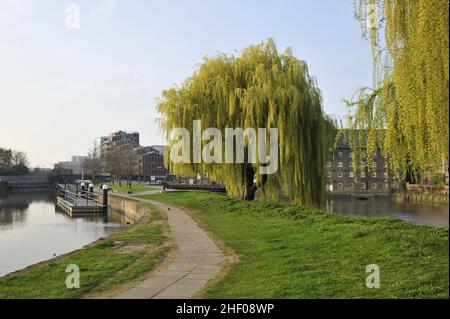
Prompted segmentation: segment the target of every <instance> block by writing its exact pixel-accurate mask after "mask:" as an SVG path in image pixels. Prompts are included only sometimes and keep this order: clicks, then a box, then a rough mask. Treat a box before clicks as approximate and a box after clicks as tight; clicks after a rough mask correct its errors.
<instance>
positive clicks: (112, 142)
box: [100, 131, 140, 152]
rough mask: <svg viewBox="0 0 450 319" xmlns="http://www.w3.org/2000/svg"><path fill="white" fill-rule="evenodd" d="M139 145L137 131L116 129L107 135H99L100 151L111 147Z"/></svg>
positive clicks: (133, 146)
mask: <svg viewBox="0 0 450 319" xmlns="http://www.w3.org/2000/svg"><path fill="white" fill-rule="evenodd" d="M139 146H140V144H139V133H138V132H125V131H117V132H113V133H111V134H109V135H108V136H102V137H100V150H101V152H105V151H108V150H109V149H111V148H119V149H123V148H137V147H139Z"/></svg>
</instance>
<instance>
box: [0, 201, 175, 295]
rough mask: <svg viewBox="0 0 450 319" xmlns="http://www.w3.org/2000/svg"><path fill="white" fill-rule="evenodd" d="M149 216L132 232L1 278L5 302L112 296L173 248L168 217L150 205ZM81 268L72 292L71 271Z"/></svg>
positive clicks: (128, 231) (100, 241) (125, 232)
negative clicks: (68, 279) (70, 267)
mask: <svg viewBox="0 0 450 319" xmlns="http://www.w3.org/2000/svg"><path fill="white" fill-rule="evenodd" d="M147 206H148V208H149V209H150V210H151V214H150V216H147V217H144V220H142V221H141V222H139V223H138V224H137V225H135V226H134V227H133V228H131V229H129V230H126V231H123V232H120V233H117V234H114V235H112V236H109V237H107V238H104V239H101V240H98V241H97V242H95V243H93V244H91V245H89V246H87V247H85V248H83V249H81V250H79V251H76V252H73V253H71V254H68V255H66V256H64V257H61V258H59V259H55V260H51V261H48V262H44V263H41V264H39V265H36V266H34V267H31V268H29V269H26V270H24V271H21V272H18V273H14V274H11V275H7V276H5V277H2V278H0V299H5V298H14V299H33V298H39V299H47V298H51V299H56V298H57V299H60V298H81V297H83V296H86V295H88V296H89V297H96V296H102V297H103V296H109V295H112V294H113V293H116V292H117V291H118V290H120V288H121V287H122V286H123V285H125V284H128V285H129V284H130V282H131V281H133V280H137V279H139V277H140V276H142V275H144V274H145V273H147V272H148V271H150V270H151V269H153V268H154V267H155V266H156V265H157V264H158V263H159V262H160V261H161V260H163V259H164V257H165V256H166V255H167V254H168V252H169V251H170V250H171V248H172V242H171V240H170V237H169V226H168V224H167V217H166V215H165V214H164V213H163V212H161V211H159V210H157V208H154V207H151V206H150V205H147ZM71 264H74V265H77V266H79V268H80V288H79V289H67V288H66V284H65V281H66V277H67V276H68V275H69V274H68V273H66V267H67V266H68V265H71Z"/></svg>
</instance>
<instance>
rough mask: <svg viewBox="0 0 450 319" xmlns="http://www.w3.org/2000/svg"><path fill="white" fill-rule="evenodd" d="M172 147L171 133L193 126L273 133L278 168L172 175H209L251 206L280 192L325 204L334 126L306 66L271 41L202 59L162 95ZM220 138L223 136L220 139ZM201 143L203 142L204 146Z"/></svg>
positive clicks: (232, 167)
mask: <svg viewBox="0 0 450 319" xmlns="http://www.w3.org/2000/svg"><path fill="white" fill-rule="evenodd" d="M158 111H159V112H160V113H161V114H162V121H161V125H162V127H163V129H164V131H165V133H166V135H167V138H168V140H169V143H171V142H172V143H173V141H170V137H169V135H170V131H171V130H172V129H173V128H177V127H182V128H186V129H187V130H188V131H189V132H191V134H192V130H193V121H194V120H200V121H201V123H202V127H204V128H205V127H214V128H218V129H219V130H220V131H221V132H222V133H223V131H224V130H225V129H226V128H242V129H243V130H245V129H247V128H267V129H268V128H278V131H279V140H278V149H279V153H278V154H279V169H278V172H277V173H276V174H271V175H261V174H260V171H259V170H260V167H261V163H259V162H257V163H251V162H250V161H249V160H248V151H249V149H248V146H249V139H248V138H246V139H245V141H244V147H245V156H244V157H245V161H244V163H234V164H220V163H216V164H204V163H202V164H198V163H197V164H186V163H184V164H174V163H171V162H170V161H169V163H167V164H168V166H169V167H170V169H171V171H172V172H174V173H175V174H177V175H193V174H196V173H200V172H201V173H208V175H209V176H210V177H211V178H213V179H214V180H216V181H219V182H222V183H224V185H225V186H226V188H227V192H228V194H229V195H230V196H232V197H240V198H242V199H246V200H253V199H254V196H255V191H256V190H257V189H260V190H261V192H262V194H263V195H264V196H265V197H266V198H269V199H277V198H278V196H279V193H280V191H283V193H284V194H286V195H288V196H290V197H291V198H292V199H294V200H295V201H297V202H299V203H303V204H305V205H310V206H319V205H321V204H322V203H323V199H324V196H323V194H324V185H325V170H324V169H325V165H324V164H325V160H326V157H327V152H328V148H329V146H330V144H332V142H333V139H334V136H333V133H334V130H333V128H334V125H333V123H332V121H330V120H329V119H328V118H327V117H326V115H325V114H324V112H323V110H322V98H321V92H320V90H319V89H318V88H317V85H316V81H315V79H314V78H313V77H311V76H310V75H309V74H308V68H307V64H306V63H305V62H304V61H301V60H299V59H297V58H296V57H295V56H294V55H293V53H292V50H291V49H289V48H288V49H287V50H286V51H285V52H284V53H281V54H280V53H279V52H278V51H277V48H276V45H275V43H274V41H273V40H272V39H269V40H268V41H267V42H263V43H260V44H259V45H255V46H250V47H248V48H246V49H244V50H243V51H242V52H241V54H240V55H238V56H235V55H226V54H217V55H215V56H213V57H206V58H204V61H203V63H201V64H200V65H199V66H198V68H197V69H196V70H195V72H194V74H193V75H192V76H191V77H189V78H188V79H187V80H186V81H185V82H184V83H182V84H181V85H179V86H177V87H173V88H171V89H169V90H166V91H164V92H163V95H162V98H161V99H160V101H159V103H158ZM222 136H224V135H223V134H222ZM203 143H206V142H205V141H204V142H203Z"/></svg>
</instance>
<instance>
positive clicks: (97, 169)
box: [84, 141, 103, 184]
mask: <svg viewBox="0 0 450 319" xmlns="http://www.w3.org/2000/svg"><path fill="white" fill-rule="evenodd" d="M84 166H85V169H86V173H87V174H88V175H91V176H92V181H93V182H94V184H95V181H96V178H97V175H98V174H100V173H101V171H102V168H103V163H102V159H101V157H100V149H99V147H98V144H97V141H95V142H94V146H93V147H92V149H91V150H90V151H89V153H88V156H87V159H86V161H85V163H84Z"/></svg>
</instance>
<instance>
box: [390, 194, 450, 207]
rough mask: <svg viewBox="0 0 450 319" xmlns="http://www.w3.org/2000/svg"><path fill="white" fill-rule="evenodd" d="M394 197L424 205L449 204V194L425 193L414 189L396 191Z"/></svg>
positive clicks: (402, 201) (400, 200)
mask: <svg viewBox="0 0 450 319" xmlns="http://www.w3.org/2000/svg"><path fill="white" fill-rule="evenodd" d="M394 198H395V200H396V201H397V202H399V203H411V204H422V205H448V204H449V194H448V193H447V194H444V193H437V192H435V193H425V192H414V191H403V192H398V193H395V195H394Z"/></svg>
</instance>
